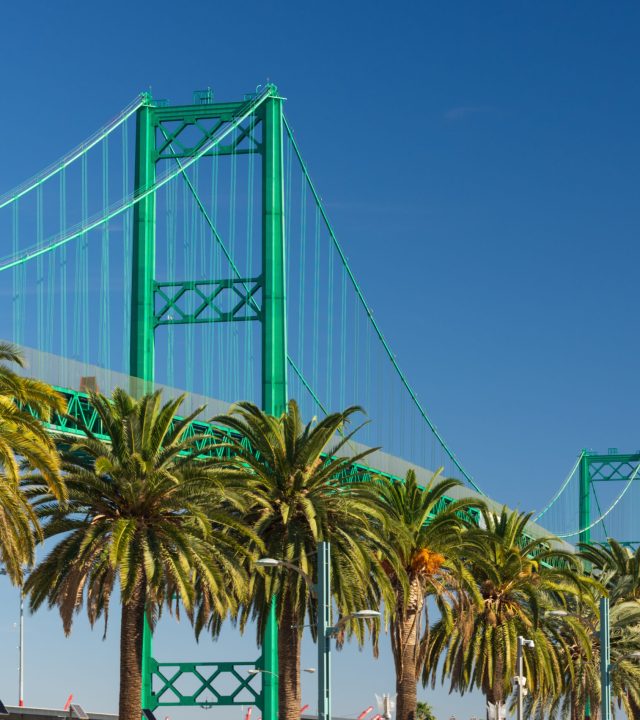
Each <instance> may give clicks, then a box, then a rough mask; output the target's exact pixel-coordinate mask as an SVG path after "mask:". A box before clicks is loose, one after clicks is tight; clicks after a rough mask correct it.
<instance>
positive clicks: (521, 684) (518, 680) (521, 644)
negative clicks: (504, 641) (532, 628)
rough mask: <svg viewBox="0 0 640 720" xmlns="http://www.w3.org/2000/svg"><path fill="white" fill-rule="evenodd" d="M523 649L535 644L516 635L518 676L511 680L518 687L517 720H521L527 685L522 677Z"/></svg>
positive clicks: (525, 679)
mask: <svg viewBox="0 0 640 720" xmlns="http://www.w3.org/2000/svg"><path fill="white" fill-rule="evenodd" d="M525 647H530V648H532V647H535V643H534V642H533V640H529V639H528V638H525V637H522V635H518V656H517V664H518V674H517V675H516V676H515V677H514V678H513V683H514V685H517V687H518V720H522V710H523V708H522V705H523V700H524V695H525V693H526V690H525V685H526V684H527V678H526V677H525V676H524V648H525Z"/></svg>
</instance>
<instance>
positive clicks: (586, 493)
mask: <svg viewBox="0 0 640 720" xmlns="http://www.w3.org/2000/svg"><path fill="white" fill-rule="evenodd" d="M578 472H579V479H580V483H579V490H578V492H579V497H578V527H579V528H582V532H581V533H580V535H579V540H580V542H581V543H590V542H591V530H589V525H590V524H591V469H590V466H589V454H588V453H587V452H586V451H585V452H583V454H582V459H581V460H580V467H579V468H578Z"/></svg>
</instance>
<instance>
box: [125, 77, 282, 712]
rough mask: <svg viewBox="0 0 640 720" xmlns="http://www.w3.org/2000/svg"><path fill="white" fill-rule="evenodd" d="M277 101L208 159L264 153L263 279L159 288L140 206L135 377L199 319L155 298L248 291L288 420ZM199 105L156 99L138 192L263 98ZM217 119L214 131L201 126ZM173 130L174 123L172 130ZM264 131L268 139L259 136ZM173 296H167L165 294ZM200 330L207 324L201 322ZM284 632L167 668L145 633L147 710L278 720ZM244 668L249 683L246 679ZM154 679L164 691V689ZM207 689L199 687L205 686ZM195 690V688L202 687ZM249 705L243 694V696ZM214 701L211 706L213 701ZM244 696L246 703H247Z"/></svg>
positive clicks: (269, 391)
mask: <svg viewBox="0 0 640 720" xmlns="http://www.w3.org/2000/svg"><path fill="white" fill-rule="evenodd" d="M264 92H265V93H266V94H267V97H266V99H264V100H263V101H262V102H261V103H260V104H259V105H258V106H257V108H256V110H255V113H253V114H252V115H251V116H250V117H249V119H248V121H247V124H246V127H244V128H243V129H242V131H241V133H239V136H238V137H234V136H232V137H234V139H232V140H231V142H229V143H228V144H225V145H213V147H212V149H211V150H210V151H209V152H207V153H205V154H210V155H214V154H215V155H234V154H240V153H242V154H247V153H248V152H254V153H256V154H259V155H261V156H262V271H261V274H260V276H259V277H258V278H245V279H237V278H236V279H231V278H229V279H224V278H223V279H220V278H212V279H210V280H197V281H196V280H195V279H193V278H191V279H189V278H186V279H184V280H175V279H174V280H172V281H171V282H162V283H160V282H157V281H156V279H155V253H156V242H155V241H156V200H155V194H154V193H150V194H148V195H146V197H144V198H143V199H141V200H140V201H139V202H138V203H137V204H136V205H135V207H134V218H133V268H132V298H131V343H130V348H131V349H130V353H131V354H130V374H131V375H132V376H133V377H137V378H140V379H141V380H143V381H144V382H146V383H149V386H151V385H152V384H153V380H154V332H155V329H156V327H158V326H159V325H162V324H191V323H195V322H196V318H194V317H190V316H188V315H187V316H185V315H184V314H176V316H171V317H168V316H167V315H166V314H162V313H157V312H156V306H155V298H156V295H157V294H158V293H160V294H161V295H162V297H164V298H166V295H167V288H168V287H171V293H172V296H173V297H177V296H179V295H180V293H181V291H182V292H187V291H189V290H194V289H197V288H200V289H202V290H207V289H208V290H209V293H208V294H207V293H203V294H207V295H208V296H209V297H212V299H210V300H209V301H208V302H209V303H211V304H212V305H215V302H216V300H215V296H216V294H215V293H214V292H212V290H215V289H216V287H220V286H221V285H222V286H224V287H231V286H232V285H233V286H234V287H235V288H236V289H237V288H238V287H244V288H245V294H244V302H245V304H246V305H247V307H251V308H252V309H253V310H254V317H253V318H252V319H255V320H257V321H259V322H260V323H261V325H262V406H263V409H264V410H265V411H266V412H268V413H271V414H274V415H275V414H280V413H281V412H282V411H283V410H284V409H285V406H286V402H287V334H286V308H285V261H284V260H285V254H284V253H285V237H284V183H283V152H282V145H283V118H282V98H281V97H279V95H278V93H277V89H276V87H275V86H273V85H269V86H267V88H266V89H265V91H264ZM203 100H204V102H202V103H201V104H196V105H182V106H159V105H156V104H154V102H153V100H152V99H151V96H147V100H146V103H145V104H144V105H143V107H141V108H140V109H139V110H138V111H137V117H136V157H135V192H136V194H138V193H143V192H144V191H145V190H148V189H149V188H151V187H153V185H154V184H155V182H156V166H157V164H158V163H159V162H161V161H166V160H173V161H174V162H180V161H181V160H182V159H187V160H188V158H192V157H194V156H195V155H196V154H197V153H201V152H202V148H203V147H204V145H205V144H206V143H208V142H211V140H212V139H213V137H214V136H215V135H216V133H218V132H220V131H221V130H222V129H224V127H225V125H228V124H231V123H232V122H234V121H235V120H236V119H237V118H238V117H239V116H241V115H242V114H243V113H244V112H245V111H246V110H247V108H248V107H249V106H250V103H251V102H252V101H253V98H251V99H249V100H247V101H244V102H235V103H213V102H211V98H210V97H204V98H203ZM201 121H207V128H209V129H207V128H205V126H204V125H202V124H200V123H201ZM163 123H171V125H170V126H171V128H172V130H171V131H170V132H167V130H166V129H165V128H164V127H163ZM260 125H261V139H258V137H257V132H256V131H257V129H258V126H260ZM187 128H191V132H193V128H196V129H197V130H200V131H201V132H202V138H201V140H200V141H199V142H197V143H196V144H195V146H193V147H186V146H185V145H184V144H183V143H181V141H180V135H181V133H183V132H184V131H185V130H186V129H187ZM247 137H249V138H250V139H251V140H252V143H251V148H250V149H246V148H243V149H242V150H241V151H240V150H239V148H238V145H239V143H240V141H241V139H246V138H247ZM257 290H260V292H261V298H262V299H261V307H258V306H257V302H256V300H255V297H256V291H257ZM163 291H164V292H163ZM214 315H215V317H212V319H211V320H208V322H234V321H235V319H234V317H233V316H232V314H231V313H224V312H221V313H215V314H214ZM197 322H198V323H199V322H202V320H201V319H198V320H197ZM277 638H278V632H277V624H276V615H275V606H273V607H272V608H271V615H270V618H269V622H268V624H267V628H266V631H265V636H264V638H263V645H262V656H261V657H260V658H259V659H258V660H257V661H255V662H254V661H252V662H214V663H159V662H158V661H157V660H155V658H154V657H153V653H152V635H151V630H150V628H149V627H148V625H145V633H144V639H143V656H142V674H143V688H142V707H143V708H148V709H151V710H154V709H156V708H157V707H159V706H164V705H191V706H197V705H247V704H250V702H248V701H247V699H246V693H244V694H243V691H248V692H249V693H250V694H251V695H252V696H253V702H254V704H255V705H257V706H258V707H259V708H260V710H261V711H262V716H263V718H264V720H277V717H278V655H277ZM256 665H258V666H259V667H260V668H261V669H262V670H263V672H262V673H261V680H262V685H261V687H262V690H261V692H260V693H259V694H258V693H256V692H255V691H254V689H253V688H252V686H251V685H250V684H249V681H250V679H251V678H250V677H248V676H246V670H247V669H250V668H252V667H254V666H256ZM241 670H244V671H245V675H241V674H240V671H241ZM185 675H190V676H191V678H190V680H191V681H193V679H194V677H195V679H196V686H197V688H196V690H195V691H193V692H189V693H188V694H185V693H184V692H181V690H180V687H181V686H180V682H179V681H180V679H181V678H183V676H185ZM222 676H225V677H226V680H227V681H228V679H229V676H231V677H233V678H235V680H237V687H236V688H235V689H234V690H233V691H232V692H229V691H228V688H227V689H226V690H225V692H219V691H218V690H217V689H216V685H215V683H216V679H218V678H220V677H222ZM154 679H155V680H156V689H155V690H154V686H153V684H154ZM198 683H199V684H198ZM192 687H193V684H192ZM241 695H242V697H240V698H239V696H241ZM205 697H207V698H211V697H213V699H212V700H211V699H207V700H205V699H204V698H205ZM243 698H244V699H243Z"/></svg>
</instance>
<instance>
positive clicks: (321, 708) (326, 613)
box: [256, 542, 380, 720]
mask: <svg viewBox="0 0 640 720" xmlns="http://www.w3.org/2000/svg"><path fill="white" fill-rule="evenodd" d="M330 561H331V546H330V544H329V543H328V542H320V543H318V584H317V585H316V584H314V583H313V582H312V581H311V578H310V577H309V575H308V574H307V573H306V572H304V570H302V569H301V568H299V567H298V566H297V565H294V564H293V563H290V562H288V561H287V560H277V559H276V558H261V559H260V560H257V561H256V565H258V566H259V567H263V568H276V567H284V568H287V569H288V570H293V571H294V572H297V573H298V574H299V575H300V576H301V577H302V578H303V580H304V581H305V583H306V584H307V587H308V588H309V591H310V592H311V595H312V596H313V597H315V598H317V604H318V620H317V629H318V720H331V638H332V637H334V636H335V635H337V634H338V633H339V632H340V630H342V628H343V627H344V626H345V625H346V624H347V623H348V622H349V621H350V620H355V619H359V620H370V619H371V618H376V617H380V613H379V612H378V610H370V609H366V610H358V611H357V612H354V613H351V614H350V615H346V616H345V617H343V618H341V619H340V620H339V621H338V622H337V623H336V624H335V625H332V624H331V562H330Z"/></svg>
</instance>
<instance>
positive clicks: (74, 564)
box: [26, 390, 251, 720]
mask: <svg viewBox="0 0 640 720" xmlns="http://www.w3.org/2000/svg"><path fill="white" fill-rule="evenodd" d="M182 400H183V398H182V397H179V398H177V399H175V400H172V401H169V402H167V403H165V404H164V405H162V406H161V399H160V393H159V392H156V393H153V394H150V395H146V396H144V397H143V398H142V399H141V400H139V401H136V400H134V399H133V398H132V397H130V396H129V395H128V394H127V393H126V392H124V391H123V390H116V391H115V392H114V393H113V397H112V398H111V400H109V399H108V398H106V397H104V396H102V395H98V394H94V395H91V403H92V405H93V407H94V408H95V410H96V411H97V413H98V415H99V416H100V419H101V421H102V426H103V432H104V433H105V435H107V437H108V442H107V441H103V440H101V439H99V438H97V437H96V436H95V435H93V434H92V433H91V432H90V431H89V429H88V428H86V427H85V428H83V429H84V432H85V433H86V438H83V439H81V440H78V441H77V442H76V443H75V444H74V445H73V446H72V447H71V448H70V449H69V451H68V452H66V453H65V455H64V463H63V470H64V472H65V477H66V482H67V487H68V492H69V497H68V502H67V503H66V504H64V505H61V504H59V503H56V502H54V498H53V497H52V496H51V495H50V493H48V492H47V489H46V488H45V487H41V488H38V487H36V488H35V489H34V491H33V492H34V494H35V495H36V497H37V498H38V500H37V503H36V506H37V509H38V513H39V516H40V517H41V518H42V519H43V520H44V521H45V526H44V534H45V537H46V538H56V539H57V544H56V545H55V547H54V548H53V549H52V550H51V552H50V553H49V555H48V556H47V557H46V558H45V559H44V560H43V561H42V562H41V563H40V565H39V566H38V567H37V568H36V569H35V570H34V572H33V573H32V574H31V575H30V577H29V579H28V581H27V584H26V590H27V591H28V592H29V593H30V596H31V607H32V609H36V608H38V607H39V606H40V605H41V604H42V603H43V602H45V601H47V602H48V604H49V606H53V605H57V606H58V608H59V611H60V615H61V617H62V621H63V625H64V630H65V632H66V633H68V632H70V629H71V622H72V617H73V613H74V611H75V610H76V609H79V608H80V606H81V605H82V603H83V600H84V599H85V597H86V606H87V613H88V616H89V620H90V621H91V623H92V624H93V623H94V622H95V621H96V620H97V619H98V618H99V617H100V616H101V615H103V614H104V616H105V621H106V616H107V614H108V610H109V602H110V599H111V595H112V591H113V588H114V586H115V585H116V583H118V584H119V586H120V594H121V603H122V625H121V648H120V649H121V678H120V717H121V718H127V720H128V719H129V718H134V717H135V716H136V715H137V716H139V714H140V691H141V667H140V663H141V650H142V630H143V622H144V617H145V613H146V614H147V617H151V616H152V615H153V612H154V611H155V610H159V609H160V608H161V607H162V605H163V604H166V605H170V604H171V601H172V599H173V598H178V599H179V600H180V602H181V603H182V604H183V606H184V608H185V609H186V611H187V613H192V612H193V608H194V601H195V598H196V595H198V596H199V597H200V598H202V597H206V598H207V602H206V604H207V609H208V610H209V611H211V610H214V611H217V613H218V614H224V613H225V612H226V610H227V608H228V607H229V606H233V605H234V602H235V596H236V595H237V594H238V593H239V592H241V590H242V588H243V583H244V574H243V572H242V569H241V567H240V565H239V562H238V558H239V556H242V555H243V554H246V552H247V551H246V550H245V549H244V545H243V543H241V542H239V541H238V540H237V536H236V533H235V532H231V531H230V530H231V529H233V530H234V531H235V530H241V529H242V526H241V524H240V523H239V522H238V520H237V517H236V515H237V513H236V512H235V508H237V507H238V506H239V504H240V503H239V499H238V497H237V496H236V495H235V491H233V490H231V491H229V490H228V489H227V488H225V487H223V485H222V484H221V481H220V479H219V472H218V469H217V466H216V467H214V466H213V465H212V462H209V461H205V460H201V459H197V458H196V456H195V452H194V448H195V445H196V442H197V441H198V440H199V438H198V437H189V438H186V439H185V438H183V435H184V431H185V429H186V428H187V426H188V424H189V423H190V422H191V420H192V419H193V418H194V417H195V416H196V415H197V414H198V413H199V412H200V411H201V408H200V409H198V410H197V411H196V412H194V413H193V414H192V415H190V416H189V417H187V418H184V419H182V420H174V417H175V416H176V413H177V412H178V410H179V407H180V405H181V403H182ZM234 506H235V507H234ZM245 535H251V533H250V531H246V532H245Z"/></svg>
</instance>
